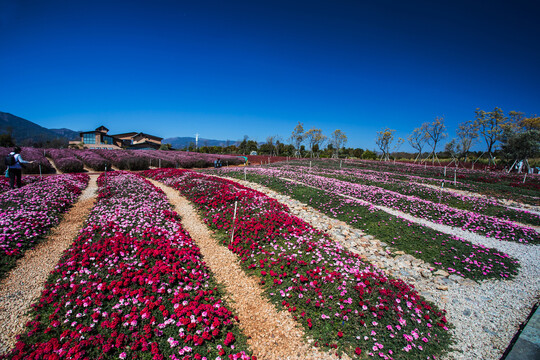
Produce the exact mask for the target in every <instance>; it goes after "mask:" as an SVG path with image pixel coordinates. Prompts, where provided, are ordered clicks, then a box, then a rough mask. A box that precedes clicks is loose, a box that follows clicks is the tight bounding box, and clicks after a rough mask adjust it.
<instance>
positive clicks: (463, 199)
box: [288, 166, 540, 226]
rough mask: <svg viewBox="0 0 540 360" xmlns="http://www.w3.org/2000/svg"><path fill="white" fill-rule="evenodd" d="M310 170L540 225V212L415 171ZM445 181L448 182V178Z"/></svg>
mask: <svg viewBox="0 0 540 360" xmlns="http://www.w3.org/2000/svg"><path fill="white" fill-rule="evenodd" d="M288 170H290V171H293V172H301V171H307V169H306V167H302V166H292V167H288ZM309 171H310V173H311V174H317V175H321V176H327V177H330V178H335V179H338V180H343V181H348V182H352V183H355V184H361V185H370V186H377V187H380V188H383V189H385V190H389V191H393V192H397V193H400V194H403V195H407V196H413V197H417V198H420V199H423V200H428V201H431V202H434V203H444V204H446V205H448V206H450V207H453V208H457V209H462V210H467V211H473V212H476V213H480V214H484V215H488V216H493V217H497V218H500V219H502V220H509V221H515V222H520V223H523V224H528V225H533V226H540V216H539V215H537V214H533V213H531V212H529V211H525V210H519V209H514V208H509V207H507V206H503V205H501V204H499V203H498V202H496V201H494V200H492V199H486V198H483V197H477V196H469V195H463V194H458V193H455V192H446V191H441V189H434V188H431V187H426V186H423V185H421V184H418V183H417V182H420V180H419V179H418V177H414V176H412V175H409V176H406V177H405V178H404V179H399V178H397V177H395V176H393V175H392V174H390V173H381V172H377V171H373V170H363V169H332V170H330V169H325V168H320V169H319V168H311V169H310V170H309ZM421 180H424V179H421ZM433 181H439V182H440V180H435V179H434V180H433ZM444 184H446V182H445V183H444Z"/></svg>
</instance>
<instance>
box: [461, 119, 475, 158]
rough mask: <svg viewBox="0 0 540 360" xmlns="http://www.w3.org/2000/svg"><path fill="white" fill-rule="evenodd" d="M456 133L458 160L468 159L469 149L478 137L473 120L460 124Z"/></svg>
mask: <svg viewBox="0 0 540 360" xmlns="http://www.w3.org/2000/svg"><path fill="white" fill-rule="evenodd" d="M456 134H457V144H456V150H457V154H458V160H463V161H467V156H468V154H469V151H470V150H471V147H472V146H473V145H474V144H475V142H476V139H478V131H477V129H476V127H475V126H474V123H473V122H472V121H466V122H464V123H461V124H459V125H458V129H457V130H456Z"/></svg>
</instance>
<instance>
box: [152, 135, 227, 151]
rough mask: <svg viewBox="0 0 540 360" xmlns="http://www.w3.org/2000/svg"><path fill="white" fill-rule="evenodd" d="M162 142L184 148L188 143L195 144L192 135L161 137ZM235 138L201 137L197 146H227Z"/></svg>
mask: <svg viewBox="0 0 540 360" xmlns="http://www.w3.org/2000/svg"><path fill="white" fill-rule="evenodd" d="M161 143H162V144H171V145H172V147H173V148H175V149H184V148H186V147H188V146H189V144H191V143H193V144H195V138H194V137H172V138H167V139H163V140H162V141H161ZM236 143H237V141H235V140H213V139H203V138H199V147H202V146H227V144H228V145H233V144H236Z"/></svg>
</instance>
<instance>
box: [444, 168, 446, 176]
mask: <svg viewBox="0 0 540 360" xmlns="http://www.w3.org/2000/svg"><path fill="white" fill-rule="evenodd" d="M444 177H446V166H445V167H444Z"/></svg>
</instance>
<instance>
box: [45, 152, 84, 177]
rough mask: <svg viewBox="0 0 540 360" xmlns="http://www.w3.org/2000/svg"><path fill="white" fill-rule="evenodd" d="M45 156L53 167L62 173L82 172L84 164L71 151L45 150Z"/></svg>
mask: <svg viewBox="0 0 540 360" xmlns="http://www.w3.org/2000/svg"><path fill="white" fill-rule="evenodd" d="M45 154H46V155H47V156H48V157H50V158H51V159H52V160H53V162H54V165H56V167H57V168H58V170H60V171H61V172H63V173H77V172H82V171H83V170H84V164H83V162H82V161H81V160H79V159H78V158H77V157H76V156H75V150H73V149H47V150H46V151H45Z"/></svg>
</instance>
